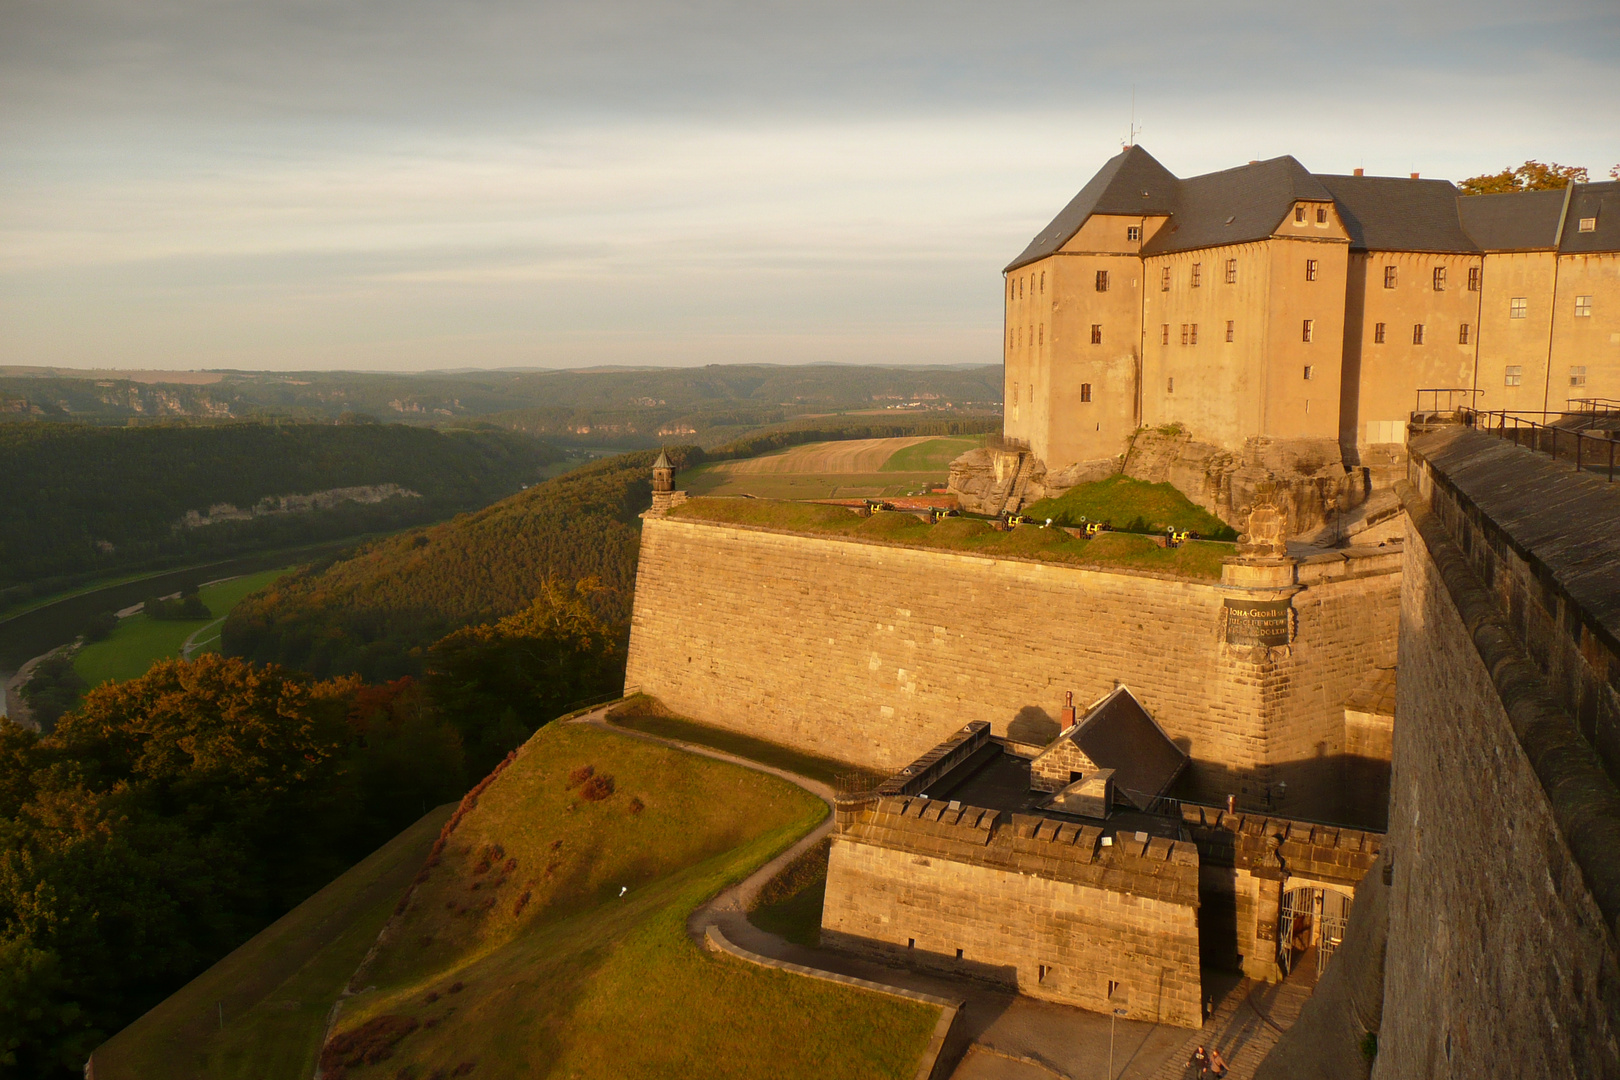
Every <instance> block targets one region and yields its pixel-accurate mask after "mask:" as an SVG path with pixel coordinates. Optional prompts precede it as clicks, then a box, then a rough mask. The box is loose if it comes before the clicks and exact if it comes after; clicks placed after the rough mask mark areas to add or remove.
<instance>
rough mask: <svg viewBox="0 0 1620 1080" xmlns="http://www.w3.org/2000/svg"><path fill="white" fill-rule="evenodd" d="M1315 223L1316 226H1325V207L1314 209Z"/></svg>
mask: <svg viewBox="0 0 1620 1080" xmlns="http://www.w3.org/2000/svg"><path fill="white" fill-rule="evenodd" d="M1316 223H1317V224H1318V225H1326V224H1327V207H1325V206H1318V207H1317V208H1316Z"/></svg>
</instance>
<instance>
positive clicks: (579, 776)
mask: <svg viewBox="0 0 1620 1080" xmlns="http://www.w3.org/2000/svg"><path fill="white" fill-rule="evenodd" d="M595 774H596V766H595V765H581V766H580V767H579V768H577V769H575V770H574V771H573V772H571V773H569V774H568V788H567V790H569V791H572V790H573V789H574V788H577V787H579V785H581V784H583V783H584V782H585V781H587V780H589V779H590V778H591V777H592V776H594V775H595Z"/></svg>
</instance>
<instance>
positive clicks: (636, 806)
mask: <svg viewBox="0 0 1620 1080" xmlns="http://www.w3.org/2000/svg"><path fill="white" fill-rule="evenodd" d="M645 809H647V804H646V803H644V802H642V801H641V796H639V795H632V796H630V812H631V813H632V814H639V813H641V812H642V811H643V810H645Z"/></svg>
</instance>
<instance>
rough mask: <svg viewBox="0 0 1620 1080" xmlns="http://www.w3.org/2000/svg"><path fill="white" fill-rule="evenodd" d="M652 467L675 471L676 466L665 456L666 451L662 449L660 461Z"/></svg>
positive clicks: (659, 451)
mask: <svg viewBox="0 0 1620 1080" xmlns="http://www.w3.org/2000/svg"><path fill="white" fill-rule="evenodd" d="M652 467H653V468H655V469H673V468H674V467H675V466H673V465H671V464H670V463H669V458H667V457H665V456H664V450H663V448H662V447H660V448H659V450H658V460H657V461H655V462H653V463H652Z"/></svg>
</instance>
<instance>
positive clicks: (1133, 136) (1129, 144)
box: [1120, 83, 1142, 149]
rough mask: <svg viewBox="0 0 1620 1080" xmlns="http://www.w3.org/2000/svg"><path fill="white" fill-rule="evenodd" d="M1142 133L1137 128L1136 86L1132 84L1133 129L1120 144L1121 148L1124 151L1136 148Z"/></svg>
mask: <svg viewBox="0 0 1620 1080" xmlns="http://www.w3.org/2000/svg"><path fill="white" fill-rule="evenodd" d="M1141 133H1142V129H1141V128H1139V127H1137V126H1136V84H1135V83H1132V84H1131V129H1130V136H1129V137H1128V138H1127V139H1126V140H1125V141H1124V142H1123V143H1121V144H1120V146H1121V148H1122V149H1129V148H1130V147H1132V146H1135V145H1136V137H1137V136H1138V135H1140V134H1141Z"/></svg>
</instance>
